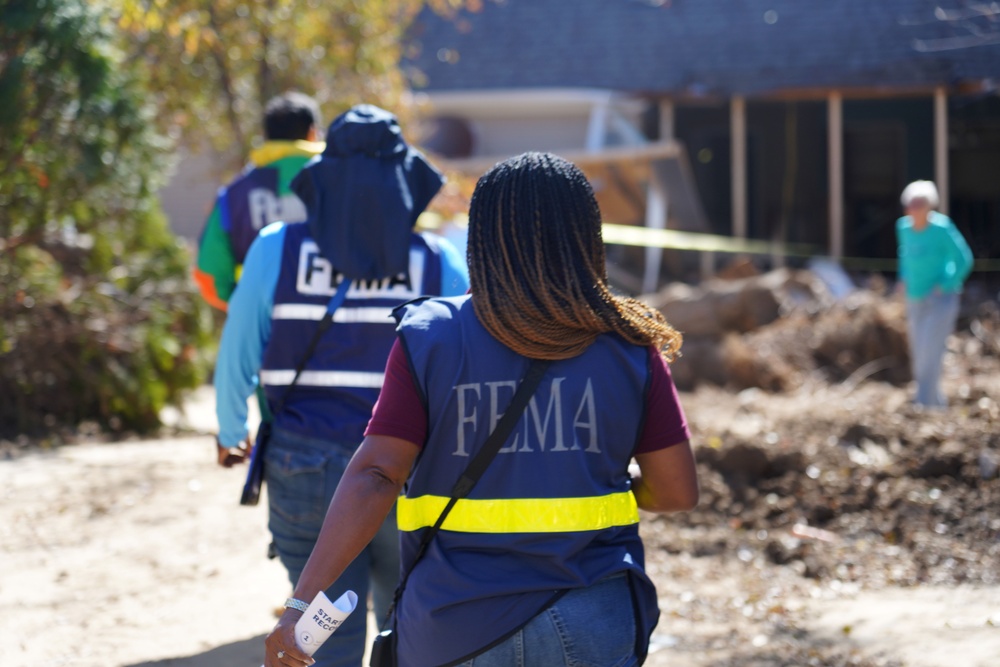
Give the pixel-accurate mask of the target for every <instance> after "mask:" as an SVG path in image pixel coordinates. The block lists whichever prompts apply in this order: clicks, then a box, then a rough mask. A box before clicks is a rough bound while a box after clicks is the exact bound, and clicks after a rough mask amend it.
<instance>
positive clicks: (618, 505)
mask: <svg viewBox="0 0 1000 667" xmlns="http://www.w3.org/2000/svg"><path fill="white" fill-rule="evenodd" d="M447 504H448V498H445V497H443V496H419V497H417V498H406V497H401V498H400V499H399V501H398V503H397V506H396V519H397V523H398V525H399V529H400V530H407V531H410V530H418V529H420V528H427V527H430V526H433V525H434V523H435V522H436V521H437V520H438V517H439V516H441V510H443V509H444V507H445V505H447ZM635 523H639V508H638V506H637V505H636V504H635V496H633V495H632V492H631V491H625V492H622V493H612V494H610V495H607V496H592V497H587V498H514V499H508V500H476V499H470V498H466V499H464V500H459V501H458V502H457V503H455V506H454V507H453V508H452V509H451V512H450V513H449V514H448V518H446V519H445V520H444V525H443V526H442V527H441V528H442V530H451V531H455V532H458V533H570V532H578V531H585V530H603V529H604V528H612V527H614V526H629V525H632V524H635Z"/></svg>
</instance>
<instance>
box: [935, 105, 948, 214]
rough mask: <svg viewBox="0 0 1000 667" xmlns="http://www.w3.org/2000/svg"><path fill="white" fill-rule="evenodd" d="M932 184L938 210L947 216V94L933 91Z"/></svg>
mask: <svg viewBox="0 0 1000 667" xmlns="http://www.w3.org/2000/svg"><path fill="white" fill-rule="evenodd" d="M934 182H935V183H936V184H937V188H938V194H940V195H941V205H940V206H938V210H939V211H941V212H942V213H944V214H945V215H948V192H949V188H948V92H947V91H946V90H945V89H944V88H943V87H940V88H936V89H935V90H934Z"/></svg>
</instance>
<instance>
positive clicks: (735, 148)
mask: <svg viewBox="0 0 1000 667" xmlns="http://www.w3.org/2000/svg"><path fill="white" fill-rule="evenodd" d="M746 112H747V105H746V99H744V98H743V97H741V96H736V97H734V98H733V99H732V102H731V103H730V105H729V136H730V162H731V167H732V200H733V211H732V218H733V236H735V237H736V238H740V239H745V238H746V237H747V113H746Z"/></svg>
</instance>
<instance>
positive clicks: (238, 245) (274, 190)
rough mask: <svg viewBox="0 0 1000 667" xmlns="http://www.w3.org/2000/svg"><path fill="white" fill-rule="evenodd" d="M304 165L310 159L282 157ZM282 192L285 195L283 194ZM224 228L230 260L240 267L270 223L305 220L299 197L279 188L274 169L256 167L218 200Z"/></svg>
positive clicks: (279, 175) (277, 172)
mask: <svg viewBox="0 0 1000 667" xmlns="http://www.w3.org/2000/svg"><path fill="white" fill-rule="evenodd" d="M282 159H283V160H289V161H291V160H297V161H299V162H301V163H302V164H305V163H306V162H307V161H308V159H309V158H306V157H295V156H292V157H285V158H282ZM282 190H284V191H282ZM220 203H221V206H222V211H221V218H222V224H223V228H224V229H225V230H226V232H228V234H229V242H230V244H231V247H232V249H233V257H234V258H235V259H236V263H237V264H243V260H244V259H246V256H247V251H248V250H249V249H250V244H251V243H253V241H254V239H255V238H257V234H258V233H259V232H260V230H262V229H264V227H267V226H268V225H270V224H271V223H273V222H280V221H284V222H287V223H295V222H304V221H305V220H306V218H307V217H308V214H307V213H306V207H305V204H303V203H302V200H301V199H299V197H298V195H296V194H295V193H294V192H291V191H290V190H288V188H287V186H284V187H283V186H282V184H281V170H280V169H278V167H277V166H272V165H265V166H261V167H255V168H253V169H250V170H248V171H246V172H245V173H243V174H242V175H241V176H240V177H239V178H238V179H236V180H235V181H234V182H233V183H231V184H230V185H229V186H228V187H226V188H225V190H224V191H223V195H222V197H221V198H220Z"/></svg>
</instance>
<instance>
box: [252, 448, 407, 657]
mask: <svg viewBox="0 0 1000 667" xmlns="http://www.w3.org/2000/svg"><path fill="white" fill-rule="evenodd" d="M354 449H355V447H354V446H351V445H346V444H341V443H332V442H327V441H324V440H318V439H315V438H308V437H305V436H301V435H298V434H295V433H291V432H289V431H283V430H280V429H274V433H273V434H272V436H271V441H270V443H269V444H268V448H267V451H266V453H265V455H264V470H265V475H266V478H267V497H268V505H269V519H268V527H269V528H270V529H271V535H272V536H273V538H274V545H275V548H276V549H277V552H278V558H280V559H281V563H282V565H284V566H285V569H286V570H288V578H289V580H290V581H291V582H292V586H295V583H296V582H297V581H298V579H299V575H300V574H302V569H303V568H304V567H305V564H306V560H308V558H309V554H310V553H312V549H313V546H314V545H315V544H316V539H317V537H318V536H319V532H320V528H321V527H322V526H323V518H324V517H325V516H326V510H327V507H329V505H330V499H331V498H333V492H334V491H335V490H336V488H337V484H338V483H339V482H340V478H341V477H342V476H343V474H344V470H345V469H346V468H347V463H348V462H349V461H350V460H351V456H353V454H354ZM398 580H399V535H398V533H397V532H396V511H395V508H394V509H393V511H392V512H391V513H390V514H389V516H388V517H387V518H386V520H385V522H384V523H383V524H382V527H381V528H380V529H379V531H378V534H377V535H376V536H375V538H374V539H373V540H372V541H371V543H370V544H369V545H368V546H367V547H365V550H364V551H362V552H361V553H360V554H359V555H358V557H357V558H355V559H354V561H353V562H352V563H351V564H350V565H349V566H348V567H347V569H346V570H345V571H344V574H343V575H341V577H340V578H339V579H337V581H335V582H334V583H333V585H332V586H331V587H330V588H328V589H327V591H326V594H327V595H328V596H329V597H330V599H331V600H335V599H337V598H338V597H339V596H340V595H342V594H343V593H344V591H345V590H348V589H350V590H353V591H354V592H355V593H357V594H358V600H359V602H358V609H357V610H356V611H355V612H354V613H353V614H351V615H350V616H348V618H347V620H346V621H345V622H344V624H343V625H342V626H340V628H338V629H337V631H336V632H335V633H334V634H333V635H332V636H331V637H330V638H329V639H328V640H327V641H326V643H325V644H323V646H322V647H321V648H320V650H319V651H317V652H316V655H314V656H313V657H314V658H315V659H316V665H317V667H360V665H361V661H362V659H363V657H364V652H365V644H366V639H367V638H366V631H367V616H368V614H367V601H368V591H369V582H370V583H371V587H370V588H371V591H372V601H373V606H374V608H375V614H376V618H377V619H378V622H379V623H381V622H382V619H383V618H384V617H385V614H386V612H387V611H388V609H389V604H390V603H391V602H392V596H393V593H394V592H395V590H396V583H397V582H398ZM306 602H311V600H306Z"/></svg>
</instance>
